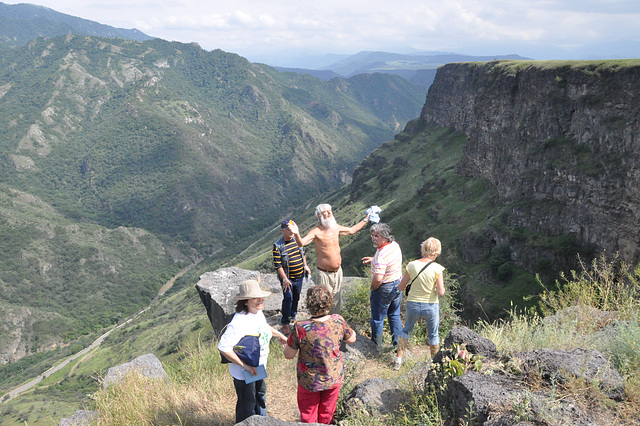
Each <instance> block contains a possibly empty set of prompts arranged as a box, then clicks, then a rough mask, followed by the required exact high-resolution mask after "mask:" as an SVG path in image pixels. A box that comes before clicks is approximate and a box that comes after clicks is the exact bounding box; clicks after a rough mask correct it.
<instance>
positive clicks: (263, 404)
mask: <svg viewBox="0 0 640 426" xmlns="http://www.w3.org/2000/svg"><path fill="white" fill-rule="evenodd" d="M233 386H234V387H235V388H236V395H237V396H238V402H236V423H240V422H241V421H243V420H244V419H248V418H249V417H251V416H254V415H256V414H258V415H260V416H266V415H267V400H266V398H265V397H266V395H267V384H266V383H265V381H264V380H257V381H255V382H253V383H249V384H247V383H246V382H245V381H244V380H238V379H236V378H234V379H233Z"/></svg>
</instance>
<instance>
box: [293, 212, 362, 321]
mask: <svg viewBox="0 0 640 426" xmlns="http://www.w3.org/2000/svg"><path fill="white" fill-rule="evenodd" d="M316 216H317V218H318V221H319V222H320V224H319V225H318V226H316V227H315V228H313V229H312V230H311V231H309V233H308V234H307V235H305V237H304V238H302V237H301V236H300V230H299V229H298V225H297V224H296V223H295V222H293V221H291V223H290V225H289V230H290V231H291V232H293V236H294V237H295V239H296V244H298V246H299V247H304V246H306V245H307V244H309V243H310V242H311V241H313V242H314V244H315V246H316V269H315V271H314V274H313V282H314V283H315V284H319V285H325V286H327V287H329V288H330V289H331V293H333V308H332V309H331V313H332V314H336V313H337V314H339V313H340V310H341V305H342V267H341V265H342V257H341V256H340V242H339V237H340V236H343V235H353V234H355V233H356V232H358V231H359V230H361V229H362V228H364V227H365V225H366V224H367V222H368V221H369V214H367V216H366V217H365V218H364V219H362V220H361V221H360V222H358V223H356V224H355V225H353V226H352V227H351V228H347V227H346V226H342V225H338V223H337V222H336V219H335V217H333V213H332V212H331V206H330V205H329V204H320V205H319V206H318V207H316Z"/></svg>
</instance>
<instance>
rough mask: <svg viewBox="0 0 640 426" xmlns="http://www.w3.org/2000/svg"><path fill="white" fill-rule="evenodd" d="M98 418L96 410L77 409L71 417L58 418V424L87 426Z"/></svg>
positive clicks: (60, 425) (59, 425) (63, 425)
mask: <svg viewBox="0 0 640 426" xmlns="http://www.w3.org/2000/svg"><path fill="white" fill-rule="evenodd" d="M97 420H98V413H97V412H96V411H87V410H78V411H76V412H75V413H73V415H72V416H71V417H65V418H64V419H60V421H59V422H58V426H89V425H91V424H95V423H96V421H97Z"/></svg>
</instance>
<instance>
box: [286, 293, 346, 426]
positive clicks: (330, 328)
mask: <svg viewBox="0 0 640 426" xmlns="http://www.w3.org/2000/svg"><path fill="white" fill-rule="evenodd" d="M332 305H333V296H332V295H331V291H330V290H329V289H328V288H327V287H324V286H313V287H311V288H310V289H309V290H308V291H307V309H308V310H309V313H310V314H311V319H308V320H305V321H298V322H296V323H295V325H294V328H293V330H292V331H291V334H290V335H289V339H288V341H287V345H286V346H285V347H284V356H285V358H287V359H292V358H293V357H295V356H296V353H297V352H298V351H300V352H299V354H298V363H297V367H296V370H297V376H298V408H299V409H300V420H301V421H302V422H303V423H324V424H329V423H331V421H332V420H333V414H334V413H335V411H336V404H337V402H338V396H339V394H340V386H341V385H342V373H343V364H342V354H341V353H340V342H341V341H342V340H344V341H345V342H346V343H353V342H355V341H356V333H355V332H354V331H353V330H352V329H351V328H350V327H349V325H348V324H347V322H346V321H345V320H344V318H342V317H341V316H340V315H338V314H334V315H329V312H330V311H331V306H332Z"/></svg>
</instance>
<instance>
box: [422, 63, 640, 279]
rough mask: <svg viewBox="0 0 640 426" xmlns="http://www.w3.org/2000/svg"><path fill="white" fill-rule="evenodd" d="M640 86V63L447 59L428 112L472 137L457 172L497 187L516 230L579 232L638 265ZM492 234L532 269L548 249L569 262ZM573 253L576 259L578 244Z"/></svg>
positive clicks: (583, 240)
mask: <svg viewBox="0 0 640 426" xmlns="http://www.w3.org/2000/svg"><path fill="white" fill-rule="evenodd" d="M638 87H640V65H638V64H637V62H633V63H630V64H621V63H620V62H616V61H611V62H607V61H605V62H602V61H599V62H587V61H580V62H571V61H568V62H567V61H565V62H531V61H528V62H524V61H493V62H489V63H457V64H447V65H445V66H443V67H441V68H440V69H439V70H438V73H437V75H436V77H435V80H434V82H433V85H432V86H431V88H430V89H429V93H428V95H427V101H426V103H425V105H424V108H423V110H422V113H421V118H422V120H424V122H426V123H431V124H436V125H438V126H443V127H449V128H453V129H455V130H457V131H460V132H463V133H465V134H466V135H467V141H466V145H465V148H464V153H463V160H462V162H461V164H460V166H459V170H460V172H461V173H463V174H464V175H466V176H468V177H473V178H484V179H486V180H488V181H489V182H491V183H492V184H493V185H494V186H495V188H496V189H497V193H498V196H499V198H500V201H499V202H500V204H501V205H504V206H507V210H508V211H507V212H506V214H505V216H504V219H505V222H506V224H507V225H508V226H509V227H510V228H512V229H513V228H514V227H522V228H525V229H529V230H532V231H534V232H540V233H541V234H543V235H552V236H560V235H562V236H571V237H572V238H575V241H577V242H578V243H579V244H582V245H584V246H587V247H595V248H597V249H606V250H607V251H608V252H610V253H614V252H619V253H620V255H621V256H622V258H623V259H624V260H625V261H627V262H628V263H633V264H635V263H636V262H637V261H639V260H640V246H639V241H640V109H638V108H637V105H640V90H638ZM494 233H496V234H499V233H498V232H497V231H494ZM493 238H494V240H495V241H498V242H500V240H501V239H502V240H507V241H506V242H507V243H508V244H510V245H511V249H512V251H514V253H513V256H512V257H513V258H514V259H515V258H517V259H518V261H519V262H520V263H521V264H522V265H524V266H525V267H527V268H528V269H530V270H532V269H533V268H532V266H533V262H535V261H536V260H538V259H539V258H540V256H542V257H547V258H548V259H547V260H548V261H550V262H552V264H553V266H560V267H564V266H566V265H562V264H559V262H560V260H559V259H554V258H549V253H548V251H547V252H542V253H540V252H538V253H535V252H533V251H532V250H531V248H529V247H520V248H519V249H517V248H515V245H516V244H514V243H513V240H511V241H508V239H509V238H508V235H494V236H493ZM472 249H473V247H470V250H472ZM518 250H519V253H518V252H517V251H518ZM567 251H568V252H571V251H573V253H567V256H572V257H575V253H576V251H578V250H575V247H569V248H568V250H567Z"/></svg>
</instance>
